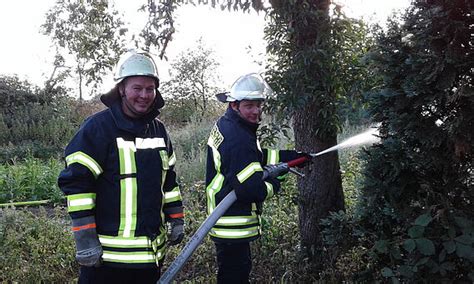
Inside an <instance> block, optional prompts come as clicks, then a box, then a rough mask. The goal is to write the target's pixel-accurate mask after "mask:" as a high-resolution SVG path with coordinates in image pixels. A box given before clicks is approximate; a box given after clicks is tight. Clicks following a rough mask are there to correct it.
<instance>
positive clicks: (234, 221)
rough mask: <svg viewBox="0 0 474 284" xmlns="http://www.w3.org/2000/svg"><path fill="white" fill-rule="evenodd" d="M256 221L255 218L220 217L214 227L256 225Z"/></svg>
mask: <svg viewBox="0 0 474 284" xmlns="http://www.w3.org/2000/svg"><path fill="white" fill-rule="evenodd" d="M257 222H258V219H257V217H256V216H248V217H245V216H239V217H221V218H220V219H219V220H217V222H216V225H222V226H237V225H248V224H252V223H257Z"/></svg>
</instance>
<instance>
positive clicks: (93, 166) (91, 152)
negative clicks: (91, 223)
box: [58, 120, 107, 219]
mask: <svg viewBox="0 0 474 284" xmlns="http://www.w3.org/2000/svg"><path fill="white" fill-rule="evenodd" d="M100 133H101V131H99V129H98V128H97V126H96V125H94V124H93V123H92V121H90V120H88V121H86V122H85V123H84V124H83V125H82V126H81V128H80V129H79V131H78V132H77V133H76V134H75V136H74V137H73V138H72V140H71V142H69V144H68V145H67V146H66V149H65V160H66V167H65V169H64V170H62V171H61V173H60V174H59V177H58V185H59V188H60V189H61V190H62V191H63V193H64V194H65V195H66V198H67V208H68V213H69V214H70V215H71V218H72V219H77V218H81V217H86V216H93V215H94V209H95V200H96V190H97V189H96V187H95V183H96V180H97V178H98V177H99V176H100V175H101V174H102V172H103V164H104V161H105V158H106V154H107V144H106V143H104V141H103V140H104V139H103V137H100Z"/></svg>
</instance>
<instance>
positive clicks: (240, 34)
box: [0, 0, 410, 89]
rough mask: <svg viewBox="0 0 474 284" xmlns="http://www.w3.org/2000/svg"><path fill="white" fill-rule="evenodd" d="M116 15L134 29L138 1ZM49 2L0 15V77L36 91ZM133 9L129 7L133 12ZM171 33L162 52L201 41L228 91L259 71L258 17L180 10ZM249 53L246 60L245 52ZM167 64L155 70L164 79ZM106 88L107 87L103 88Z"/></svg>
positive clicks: (363, 8)
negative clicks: (31, 85) (22, 81)
mask: <svg viewBox="0 0 474 284" xmlns="http://www.w3.org/2000/svg"><path fill="white" fill-rule="evenodd" d="M115 2H116V7H117V9H119V10H121V11H123V12H124V13H125V20H126V21H128V22H131V24H132V25H134V24H135V25H136V26H140V24H136V23H137V21H139V19H137V16H136V15H137V13H136V12H135V10H136V8H135V7H138V6H139V5H137V4H134V3H137V2H144V1H125V0H116V1H115ZM337 2H339V3H341V4H344V5H345V6H346V8H345V11H346V13H348V15H349V16H354V17H364V18H365V19H367V20H371V21H372V22H374V21H382V19H386V18H387V17H388V16H389V15H390V13H391V12H392V11H393V9H400V8H402V9H404V8H406V7H407V6H408V4H409V3H410V0H385V1H381V0H337ZM54 3H55V1H54V0H40V1H28V3H27V4H25V2H24V1H3V3H2V5H1V9H0V35H1V39H2V40H1V44H0V74H9V75H11V74H17V75H18V76H19V77H20V78H22V79H28V80H30V81H32V82H33V83H35V84H38V85H42V84H43V82H44V80H45V79H46V78H47V77H48V76H49V75H50V73H51V71H52V63H51V58H52V52H51V50H52V49H51V46H50V40H49V39H48V38H47V37H46V36H43V35H41V34H40V33H39V28H40V26H41V24H42V23H43V22H44V19H45V13H46V12H47V11H48V9H49V8H51V7H52V6H53V5H54ZM134 6H135V7H134ZM177 16H178V17H177V19H176V24H177V31H176V34H175V36H174V37H173V41H172V42H171V43H170V45H169V46H168V49H167V55H168V57H169V59H170V61H171V60H173V59H174V58H175V57H176V56H177V55H178V54H179V53H180V52H182V51H184V50H186V49H188V48H193V47H194V46H195V43H196V41H197V40H198V39H199V38H200V37H202V38H203V41H204V43H205V44H207V45H208V46H210V47H212V48H213V49H214V50H215V52H216V57H217V58H216V59H217V60H218V62H219V63H220V65H221V70H220V73H221V78H222V79H223V81H224V84H225V85H230V84H231V83H232V82H233V80H235V79H236V78H237V77H238V76H240V75H241V74H244V73H247V72H251V71H259V70H257V69H259V66H258V65H257V64H256V63H255V60H261V59H263V56H262V54H263V53H264V51H265V43H264V41H263V27H264V19H263V14H262V13H261V14H260V15H258V14H256V13H254V12H252V13H250V14H249V13H239V12H227V11H220V10H218V9H212V8H209V7H203V6H198V7H192V6H185V7H182V8H180V9H179V10H178V13H177ZM249 46H250V47H251V53H250V54H248V50H249V49H248V47H249ZM166 65H167V63H160V66H159V67H158V68H159V70H160V73H161V74H162V76H164V77H165V78H164V79H166V73H167V71H166ZM104 88H106V89H107V88H108V87H104Z"/></svg>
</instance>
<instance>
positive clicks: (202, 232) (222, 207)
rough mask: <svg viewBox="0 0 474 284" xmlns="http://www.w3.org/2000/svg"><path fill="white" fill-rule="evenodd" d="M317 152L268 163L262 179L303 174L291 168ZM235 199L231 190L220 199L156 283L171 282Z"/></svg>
mask: <svg viewBox="0 0 474 284" xmlns="http://www.w3.org/2000/svg"><path fill="white" fill-rule="evenodd" d="M318 155H319V154H310V155H309V156H304V157H300V158H297V159H294V160H291V161H289V162H286V163H285V162H283V163H278V164H275V165H268V166H265V167H264V171H263V180H266V179H267V178H269V177H272V178H276V177H278V176H281V175H283V174H286V173H288V172H292V173H295V174H298V175H300V176H303V175H302V174H301V173H299V172H297V171H295V170H294V169H293V168H294V167H296V166H299V165H301V164H303V163H305V162H308V161H309V160H311V158H314V157H316V156H318ZM236 200H237V196H236V195H235V191H234V190H232V191H231V192H230V193H229V194H227V196H226V197H225V198H224V199H222V201H221V202H219V204H218V205H217V207H216V208H215V209H214V211H212V213H211V214H210V215H209V216H208V217H207V218H206V220H204V222H203V223H202V224H201V226H200V227H199V228H198V229H197V231H196V232H195V233H194V235H193V236H192V237H191V239H190V240H189V241H188V243H187V244H186V245H185V246H184V248H183V250H182V251H181V253H180V254H179V255H178V256H177V257H176V259H175V260H174V261H173V262H172V263H171V264H170V266H169V267H168V270H166V272H165V273H164V274H163V275H162V276H161V277H160V279H159V280H158V282H157V283H171V281H173V279H174V278H175V276H176V274H178V272H179V271H180V270H181V268H182V267H183V265H184V264H185V263H186V261H187V260H188V259H189V257H191V255H192V254H193V252H194V251H195V250H196V248H197V247H198V246H199V245H200V244H201V242H202V241H203V239H204V238H205V237H206V235H207V233H208V232H209V231H210V230H211V229H212V227H213V226H214V225H215V224H216V222H217V220H218V219H219V218H220V217H221V216H222V215H224V213H225V212H226V211H227V209H228V208H229V207H230V206H231V205H232V204H233V203H234V202H235V201H236Z"/></svg>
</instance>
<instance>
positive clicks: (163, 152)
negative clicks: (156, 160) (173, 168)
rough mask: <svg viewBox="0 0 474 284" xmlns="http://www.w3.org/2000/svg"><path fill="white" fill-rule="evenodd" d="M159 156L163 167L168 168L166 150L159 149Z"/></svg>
mask: <svg viewBox="0 0 474 284" xmlns="http://www.w3.org/2000/svg"><path fill="white" fill-rule="evenodd" d="M160 157H161V163H162V166H163V169H164V170H169V168H170V164H169V159H168V152H166V150H161V151H160Z"/></svg>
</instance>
